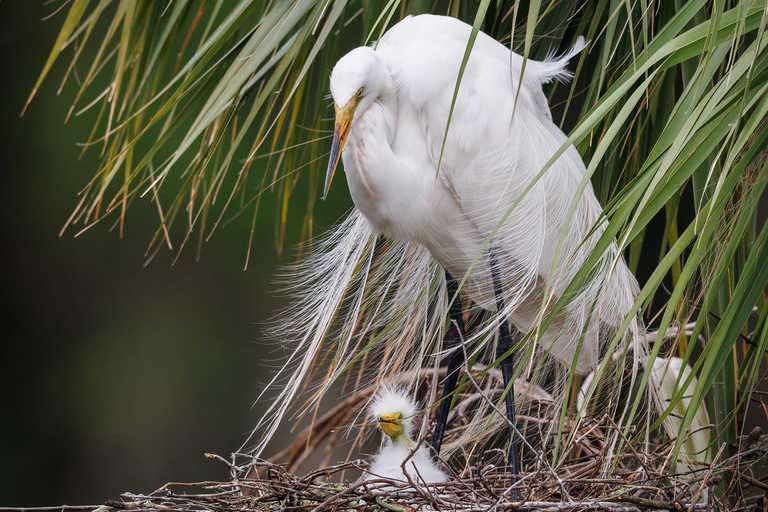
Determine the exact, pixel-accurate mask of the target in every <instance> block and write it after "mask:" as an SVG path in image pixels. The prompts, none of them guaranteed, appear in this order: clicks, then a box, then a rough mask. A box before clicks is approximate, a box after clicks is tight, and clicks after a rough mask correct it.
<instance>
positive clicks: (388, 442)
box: [362, 386, 448, 484]
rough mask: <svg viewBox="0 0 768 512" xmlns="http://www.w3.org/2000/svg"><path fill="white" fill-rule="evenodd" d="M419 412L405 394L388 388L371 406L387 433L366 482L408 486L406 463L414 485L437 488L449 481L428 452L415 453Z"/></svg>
mask: <svg viewBox="0 0 768 512" xmlns="http://www.w3.org/2000/svg"><path fill="white" fill-rule="evenodd" d="M417 412H418V407H417V405H416V403H415V402H414V401H413V399H412V398H411V396H410V395H409V394H408V393H407V392H406V391H404V390H402V389H399V388H397V387H394V386H385V387H384V388H383V389H382V390H381V391H380V392H379V394H378V396H377V397H376V398H375V399H374V401H373V403H372V404H371V406H370V413H371V416H372V417H373V419H374V420H375V421H376V422H377V423H378V424H379V427H381V430H382V432H383V433H384V436H383V442H382V446H381V449H380V450H379V452H378V453H377V454H376V455H375V456H374V458H373V461H372V462H371V465H370V467H369V468H368V471H367V472H366V473H365V474H364V475H363V477H362V479H363V480H373V479H376V478H388V479H391V480H396V481H399V482H403V483H406V484H407V483H408V478H407V477H406V476H405V474H404V473H403V461H405V460H406V459H408V460H407V462H405V470H406V471H407V472H408V476H409V477H410V479H411V481H413V482H414V483H417V484H435V483H439V482H445V481H446V480H448V475H446V474H445V473H444V472H443V471H442V470H441V469H440V468H439V467H437V465H436V463H435V462H434V460H433V459H432V457H431V455H430V453H429V449H428V448H426V447H424V446H420V447H419V448H418V449H417V450H416V451H415V452H413V450H414V448H415V447H416V445H415V444H414V441H413V439H412V436H413V434H414V427H415V425H414V424H413V417H414V416H415V415H416V413H417ZM412 452H413V454H412Z"/></svg>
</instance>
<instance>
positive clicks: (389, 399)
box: [369, 385, 419, 438]
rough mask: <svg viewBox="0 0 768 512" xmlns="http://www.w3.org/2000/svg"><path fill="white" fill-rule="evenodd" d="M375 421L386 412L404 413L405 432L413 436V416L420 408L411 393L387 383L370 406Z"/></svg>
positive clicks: (409, 436) (410, 436) (408, 435)
mask: <svg viewBox="0 0 768 512" xmlns="http://www.w3.org/2000/svg"><path fill="white" fill-rule="evenodd" d="M369 411H370V413H371V416H373V420H374V421H378V418H379V417H380V416H382V415H385V414H392V413H402V415H403V420H402V424H403V433H404V434H405V435H406V436H407V437H408V438H412V436H413V426H414V425H413V418H414V416H415V415H416V413H417V412H418V411H419V408H418V406H417V404H416V402H414V400H413V398H411V394H410V393H408V392H407V391H405V390H404V389H401V388H398V387H397V386H392V385H386V386H384V387H382V388H381V390H379V392H378V393H377V394H376V396H375V397H374V399H373V402H372V403H371V405H370V407H369Z"/></svg>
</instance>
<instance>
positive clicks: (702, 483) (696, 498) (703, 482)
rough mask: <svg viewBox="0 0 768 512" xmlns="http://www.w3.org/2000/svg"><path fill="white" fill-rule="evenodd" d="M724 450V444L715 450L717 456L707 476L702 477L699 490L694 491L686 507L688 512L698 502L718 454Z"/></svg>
mask: <svg viewBox="0 0 768 512" xmlns="http://www.w3.org/2000/svg"><path fill="white" fill-rule="evenodd" d="M724 449H725V443H723V444H721V445H720V449H719V450H717V455H715V458H714V459H712V464H710V466H709V469H708V470H707V474H706V475H704V479H703V480H702V481H701V484H699V488H698V489H696V494H694V495H693V498H692V499H691V506H690V507H688V512H693V506H694V505H695V504H696V502H697V501H699V498H700V497H701V493H702V491H703V490H704V487H705V486H706V485H707V480H709V476H710V475H711V474H712V470H713V469H714V467H715V461H716V460H717V459H718V457H720V454H721V453H723V450H724Z"/></svg>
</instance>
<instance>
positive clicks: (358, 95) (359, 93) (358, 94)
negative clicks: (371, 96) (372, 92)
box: [357, 87, 363, 98]
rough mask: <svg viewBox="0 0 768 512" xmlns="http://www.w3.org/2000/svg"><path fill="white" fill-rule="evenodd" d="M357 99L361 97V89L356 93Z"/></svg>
mask: <svg viewBox="0 0 768 512" xmlns="http://www.w3.org/2000/svg"><path fill="white" fill-rule="evenodd" d="M357 97H358V98H362V97H363V88H362V87H361V88H360V90H359V91H357Z"/></svg>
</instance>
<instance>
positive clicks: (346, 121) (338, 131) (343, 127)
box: [323, 95, 360, 200]
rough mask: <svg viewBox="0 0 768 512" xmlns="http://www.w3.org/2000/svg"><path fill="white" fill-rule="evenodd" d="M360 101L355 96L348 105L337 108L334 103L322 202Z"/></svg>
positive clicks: (329, 186)
mask: <svg viewBox="0 0 768 512" xmlns="http://www.w3.org/2000/svg"><path fill="white" fill-rule="evenodd" d="M359 101H360V96H358V95H355V96H354V97H353V98H352V99H351V100H349V103H347V104H346V105H344V106H343V107H342V108H339V107H338V105H336V104H335V103H334V104H333V108H334V109H335V110H336V124H335V125H334V127H333V145H332V146H331V158H330V160H329V161H328V172H327V173H326V175H325V187H323V200H325V197H326V196H327V195H328V189H329V188H331V180H333V174H334V173H335V172H336V166H337V165H339V159H340V158H341V150H343V149H344V143H345V142H346V141H347V137H348V136H349V127H350V125H351V124H352V118H353V117H354V116H355V108H357V103H358V102H359Z"/></svg>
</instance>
